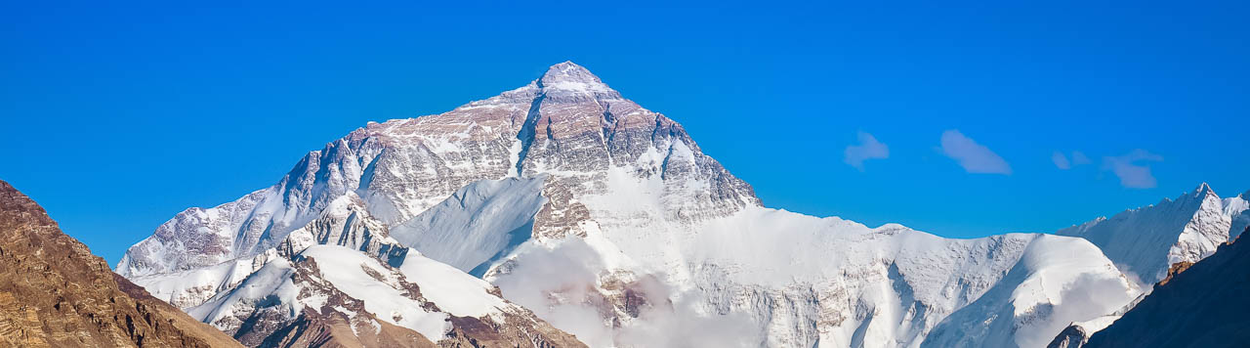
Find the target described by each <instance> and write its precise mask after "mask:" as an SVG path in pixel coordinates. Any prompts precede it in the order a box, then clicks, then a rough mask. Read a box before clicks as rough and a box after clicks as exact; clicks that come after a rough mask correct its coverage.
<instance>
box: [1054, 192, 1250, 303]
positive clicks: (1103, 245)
mask: <svg viewBox="0 0 1250 348" xmlns="http://www.w3.org/2000/svg"><path fill="white" fill-rule="evenodd" d="M1236 199H1237V201H1234V200H1229V202H1228V204H1229V206H1230V208H1232V209H1230V210H1229V211H1228V212H1225V209H1224V207H1225V202H1224V201H1223V200H1221V199H1220V197H1219V196H1217V195H1216V194H1215V191H1212V190H1211V187H1210V186H1208V185H1207V184H1206V183H1203V184H1201V185H1199V186H1198V188H1196V189H1194V191H1193V192H1190V193H1186V194H1183V195H1181V196H1180V197H1178V198H1177V199H1175V200H1172V199H1164V200H1163V201H1161V202H1159V203H1158V204H1155V205H1151V206H1147V207H1143V208H1138V209H1133V210H1126V211H1124V212H1121V213H1119V214H1116V215H1115V216H1112V217H1111V218H1110V219H1107V218H1099V219H1097V220H1094V221H1090V222H1087V223H1084V224H1082V225H1079V226H1073V227H1070V228H1066V229H1063V230H1060V231H1058V232H1056V234H1058V235H1066V236H1077V237H1082V238H1085V239H1088V240H1089V241H1090V242H1093V243H1094V245H1097V246H1098V248H1100V249H1102V251H1103V253H1105V254H1106V255H1107V257H1108V258H1110V259H1111V261H1113V262H1115V264H1116V265H1117V266H1119V267H1120V269H1121V270H1123V271H1124V272H1126V273H1132V274H1135V275H1136V276H1137V277H1139V278H1140V279H1141V281H1142V282H1143V283H1146V284H1153V283H1156V282H1158V281H1159V280H1162V279H1163V277H1165V276H1166V275H1167V271H1168V268H1170V267H1171V266H1172V265H1173V264H1176V263H1179V262H1191V263H1192V262H1198V261H1199V260H1202V259H1203V258H1205V257H1207V256H1210V255H1211V254H1212V253H1214V252H1215V249H1216V248H1217V247H1218V246H1219V245H1220V244H1223V243H1224V242H1227V241H1228V240H1229V236H1230V235H1235V234H1236V233H1232V231H1230V230H1231V229H1232V225H1231V222H1232V218H1233V217H1232V216H1231V215H1232V214H1239V213H1240V211H1236V210H1237V208H1236V207H1234V206H1236V205H1239V204H1240V205H1242V206H1244V205H1245V201H1244V200H1240V198H1236ZM1240 210H1241V211H1244V210H1245V208H1244V207H1243V208H1240ZM1242 228H1243V229H1244V227H1242ZM1238 232H1240V231H1238Z"/></svg>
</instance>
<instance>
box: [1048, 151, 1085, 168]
mask: <svg viewBox="0 0 1250 348" xmlns="http://www.w3.org/2000/svg"><path fill="white" fill-rule="evenodd" d="M1050 161H1051V162H1055V167H1057V168H1059V169H1063V170H1068V169H1072V167H1076V166H1080V165H1085V164H1089V157H1085V153H1084V152H1080V151H1072V160H1071V161H1069V160H1068V156H1065V155H1064V154H1063V152H1059V151H1055V153H1054V154H1051V155H1050Z"/></svg>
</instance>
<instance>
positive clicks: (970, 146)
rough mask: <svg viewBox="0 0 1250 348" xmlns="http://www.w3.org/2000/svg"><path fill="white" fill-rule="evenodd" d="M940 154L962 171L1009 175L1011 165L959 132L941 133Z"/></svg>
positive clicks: (953, 130) (954, 130)
mask: <svg viewBox="0 0 1250 348" xmlns="http://www.w3.org/2000/svg"><path fill="white" fill-rule="evenodd" d="M941 150H942V154H943V155H946V157H950V158H951V159H954V160H955V161H958V162H959V165H960V166H962V167H964V170H965V171H967V172H969V173H978V174H1004V175H1006V174H1011V165H1008V164H1007V161H1005V160H1003V158H1002V157H999V156H998V154H996V153H994V151H990V148H988V147H985V145H981V144H977V142H976V141H973V140H972V138H969V137H966V136H964V134H963V133H960V132H959V130H956V129H952V130H948V131H945V132H942V147H941Z"/></svg>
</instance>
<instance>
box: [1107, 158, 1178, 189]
mask: <svg viewBox="0 0 1250 348" xmlns="http://www.w3.org/2000/svg"><path fill="white" fill-rule="evenodd" d="M1160 161H1163V156H1159V155H1156V154H1153V153H1150V152H1148V151H1146V150H1142V149H1136V150H1133V151H1130V152H1129V153H1127V154H1124V155H1122V156H1108V157H1103V158H1102V170H1110V171H1111V172H1112V173H1115V176H1117V177H1119V178H1120V185H1121V186H1124V187H1127V188H1140V189H1146V188H1153V187H1155V186H1157V185H1158V182H1157V181H1156V180H1155V177H1154V175H1153V174H1151V173H1150V166H1149V165H1148V164H1147V163H1145V162H1160Z"/></svg>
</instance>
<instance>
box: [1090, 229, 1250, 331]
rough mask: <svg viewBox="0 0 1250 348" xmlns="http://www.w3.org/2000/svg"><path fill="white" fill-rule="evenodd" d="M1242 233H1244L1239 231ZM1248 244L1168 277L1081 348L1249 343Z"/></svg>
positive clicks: (1229, 246) (1221, 250) (1233, 245)
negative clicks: (1247, 314)
mask: <svg viewBox="0 0 1250 348" xmlns="http://www.w3.org/2000/svg"><path fill="white" fill-rule="evenodd" d="M1242 231H1243V233H1244V232H1245V231H1247V230H1245V229H1243V230H1242ZM1247 270H1250V243H1246V242H1235V243H1231V244H1226V245H1222V246H1220V248H1219V251H1217V252H1216V253H1215V254H1214V255H1212V256H1211V257H1208V258H1206V259H1204V260H1202V261H1200V262H1198V263H1195V264H1193V265H1192V266H1190V267H1188V268H1187V269H1185V270H1184V271H1183V272H1179V273H1177V274H1174V275H1172V276H1170V278H1169V279H1167V281H1166V282H1164V283H1161V284H1159V285H1158V286H1156V287H1155V289H1154V292H1152V293H1151V294H1150V295H1149V296H1146V298H1145V299H1143V300H1142V301H1141V303H1139V304H1138V305H1137V306H1135V307H1133V309H1132V310H1130V311H1128V312H1127V313H1125V314H1124V317H1122V318H1120V319H1119V320H1117V321H1115V323H1113V324H1111V326H1109V327H1107V328H1106V329H1104V330H1102V331H1099V332H1098V333H1096V334H1094V335H1093V337H1090V339H1089V343H1088V344H1086V345H1085V347H1090V348H1096V347H1239V346H1244V345H1245V344H1246V342H1250V330H1248V329H1247V327H1250V318H1247V317H1246V315H1245V313H1246V312H1247V311H1250V297H1248V296H1246V293H1247V292H1248V291H1250V276H1247V274H1250V272H1247Z"/></svg>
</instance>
